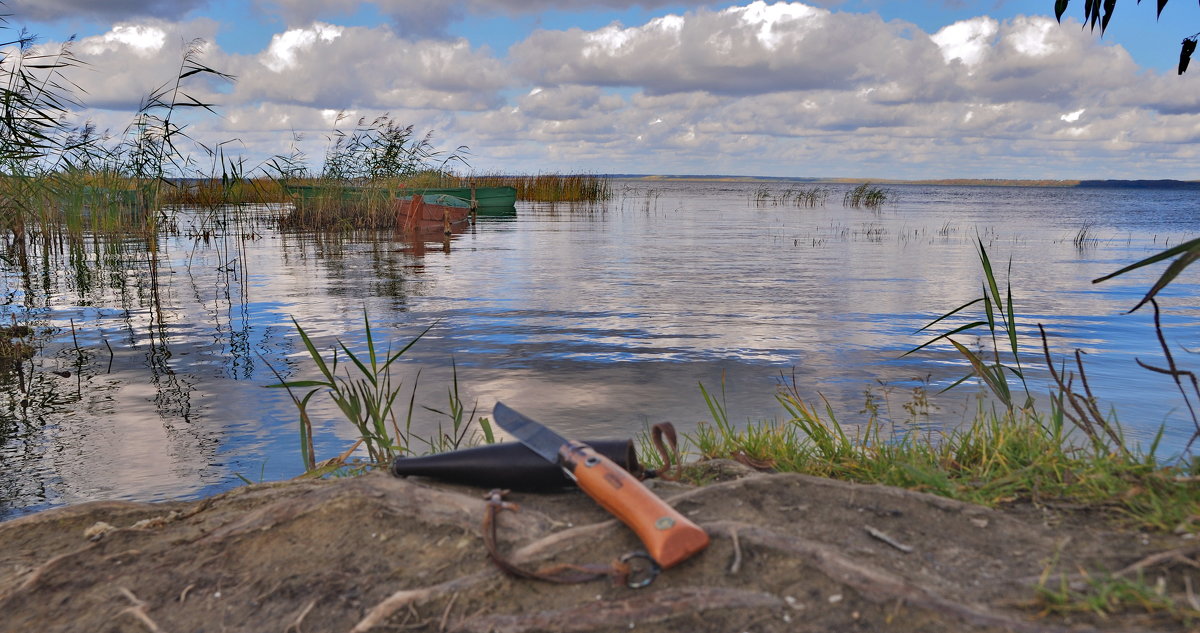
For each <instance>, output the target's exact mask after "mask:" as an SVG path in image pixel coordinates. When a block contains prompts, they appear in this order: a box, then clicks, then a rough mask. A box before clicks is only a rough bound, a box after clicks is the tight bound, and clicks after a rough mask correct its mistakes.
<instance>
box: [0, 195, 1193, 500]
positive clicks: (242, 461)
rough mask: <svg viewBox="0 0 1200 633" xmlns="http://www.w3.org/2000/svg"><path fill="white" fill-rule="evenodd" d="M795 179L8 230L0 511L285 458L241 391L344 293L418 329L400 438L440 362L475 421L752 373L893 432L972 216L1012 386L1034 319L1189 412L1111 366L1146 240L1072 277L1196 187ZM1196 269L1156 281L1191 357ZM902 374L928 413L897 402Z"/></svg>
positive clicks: (1106, 398)
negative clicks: (357, 228) (502, 205)
mask: <svg viewBox="0 0 1200 633" xmlns="http://www.w3.org/2000/svg"><path fill="white" fill-rule="evenodd" d="M811 186H812V185H809V184H797V183H787V182H778V181H773V182H768V183H765V184H764V183H745V182H732V183H731V182H674V181H634V180H631V181H617V182H616V183H615V191H616V195H615V197H614V198H613V199H612V200H610V201H608V202H606V203H603V204H599V205H592V206H581V207H571V206H567V205H558V206H551V205H539V204H532V203H521V204H520V205H519V207H518V212H517V214H516V215H515V216H513V217H501V218H483V219H481V220H480V221H479V222H478V223H477V224H476V225H475V226H473V227H471V228H470V229H468V230H467V231H466V232H464V233H462V234H459V235H455V236H453V238H452V239H451V240H449V242H448V244H445V245H444V244H441V243H431V244H424V245H421V246H419V247H418V246H416V245H413V244H408V243H405V242H404V241H398V240H395V239H393V236H391V235H378V234H359V235H352V236H341V237H330V236H328V235H317V234H312V233H280V232H279V231H277V230H276V229H275V228H273V226H272V224H271V223H270V221H269V220H268V219H267V218H269V216H271V215H272V214H274V213H278V212H279V209H278V208H272V207H246V208H242V209H232V208H226V209H219V210H215V211H213V210H210V211H201V210H192V209H177V210H173V211H171V214H172V216H173V217H174V219H175V226H174V227H170V226H168V227H166V228H164V230H163V231H162V232H161V234H160V235H159V237H158V239H157V241H156V242H155V243H154V248H149V247H148V246H147V243H146V242H145V241H144V240H141V241H139V240H136V239H128V240H106V239H101V238H98V237H92V236H85V238H84V239H78V240H66V239H61V240H51V241H50V243H48V244H47V243H44V242H39V243H37V244H35V245H33V246H32V247H31V248H30V249H29V250H28V252H27V257H26V259H24V260H22V261H18V258H16V257H14V256H13V255H12V248H11V242H12V236H11V234H10V235H8V236H7V238H5V241H4V242H3V246H4V247H5V251H4V254H5V257H4V259H2V260H0V266H2V267H3V273H2V276H0V297H2V298H3V306H0V319H2V320H3V322H4V323H5V324H8V323H10V322H12V321H13V320H14V319H15V322H17V323H27V324H29V325H31V326H32V327H33V328H34V329H35V332H36V333H37V334H36V337H35V338H36V340H37V341H38V343H37V347H38V353H37V355H36V356H35V357H34V358H33V359H32V360H31V361H28V362H26V363H24V364H23V365H22V366H21V370H20V371H19V372H11V373H9V374H7V375H4V376H3V377H0V381H3V383H4V387H5V393H6V396H5V398H4V402H3V409H2V411H0V416H2V417H0V519H4V518H11V517H13V516H17V515H20V514H24V513H27V512H30V511H34V510H38V509H42V508H46V507H51V506H56V505H62V504H69V503H77V502H81V501H86V500H92V499H101V498H116V499H130V500H139V501H141V500H163V499H175V498H194V497H198V496H203V495H207V494H212V493H215V492H218V491H222V490H227V489H230V488H233V487H237V486H240V485H243V483H244V482H243V479H242V478H245V479H248V480H251V481H259V480H275V479H284V478H288V477H292V476H295V475H297V474H299V473H301V472H302V470H303V467H302V463H301V458H300V452H299V436H298V432H297V419H298V415H297V411H296V408H295V406H294V405H293V404H292V402H291V400H290V399H289V396H288V394H287V393H286V392H285V391H284V390H282V389H268V388H266V386H267V385H269V384H272V383H275V382H278V378H277V377H276V375H275V372H278V373H279V374H280V375H282V376H285V377H286V378H287V379H289V380H300V379H306V378H316V377H317V376H318V374H317V369H316V367H315V366H314V364H313V362H312V360H311V359H310V358H309V356H308V354H307V352H306V351H305V348H304V346H303V344H302V343H301V340H300V338H299V336H298V335H297V332H296V328H295V326H294V325H293V319H295V321H296V322H298V323H299V324H300V325H301V326H302V327H303V328H304V329H305V331H307V332H308V333H309V334H310V335H311V336H312V337H313V339H314V340H315V341H316V342H317V344H318V346H320V347H321V348H322V349H324V350H326V352H327V353H326V357H327V358H328V357H329V356H330V355H331V353H330V352H328V349H329V348H330V346H331V345H333V344H334V343H335V341H336V340H340V341H342V342H343V343H345V344H346V346H347V347H349V348H350V349H352V350H356V351H361V350H363V349H364V346H365V337H364V327H363V319H364V313H365V314H366V316H367V318H368V319H369V321H370V324H371V327H372V331H373V334H374V336H375V340H376V344H377V346H379V347H385V346H386V345H387V344H388V342H390V343H391V345H392V347H393V348H394V349H399V348H400V347H402V346H403V345H404V344H406V343H407V342H409V341H410V340H411V339H412V338H413V337H415V336H416V335H418V334H419V333H420V332H422V331H423V330H425V329H426V328H430V327H431V326H432V327H431V329H429V331H428V333H427V334H426V335H425V336H424V337H423V338H422V339H421V340H420V341H419V342H417V343H416V344H415V345H414V346H413V347H412V348H411V349H410V350H409V351H408V352H406V353H405V354H404V356H403V357H402V359H401V361H399V363H398V365H397V367H396V372H395V376H394V378H395V379H396V380H398V381H399V380H402V381H403V383H404V385H405V389H406V391H405V393H406V396H405V397H404V398H402V400H406V399H407V393H408V391H407V390H408V389H410V388H411V387H412V386H413V384H414V383H415V384H416V385H417V388H416V394H415V402H416V403H417V408H416V410H415V415H414V423H413V428H414V430H415V431H417V433H418V434H419V435H423V436H428V435H429V434H431V433H434V432H436V430H437V427H438V425H439V424H442V425H445V424H447V423H448V419H447V418H446V417H445V416H443V415H440V414H438V413H435V412H432V411H429V410H426V409H424V408H422V405H425V406H428V407H430V408H433V409H439V410H444V409H445V407H446V406H447V399H448V396H447V393H448V389H450V388H451V387H452V385H453V382H454V377H455V375H457V383H458V387H459V390H460V395H461V397H462V399H463V400H464V401H465V402H466V404H467V407H468V412H469V411H470V409H471V408H472V407H477V413H476V417H478V416H479V415H487V414H488V413H489V412H490V410H491V407H492V405H493V404H494V403H495V402H496V401H497V400H503V401H504V402H505V403H506V404H509V405H510V406H512V407H514V408H516V409H518V410H520V411H522V412H523V413H526V414H528V415H530V416H532V417H534V418H536V419H538V420H540V421H542V422H545V423H547V424H549V425H551V426H553V427H555V428H556V429H558V430H560V431H561V432H562V433H563V434H565V435H571V436H576V437H580V438H584V439H587V438H602V437H631V436H635V435H636V434H638V433H639V432H640V431H642V430H643V429H644V428H646V427H647V426H648V425H650V424H653V423H656V422H661V421H671V422H674V423H675V424H676V426H677V427H679V428H681V430H683V431H685V432H687V431H690V430H692V429H694V428H695V425H696V423H697V422H699V421H701V420H706V419H709V417H710V416H709V412H708V408H707V406H706V404H705V401H704V398H703V397H702V395H701V390H700V385H704V386H705V388H706V389H708V390H709V392H711V393H716V394H722V393H723V398H724V402H725V406H726V408H727V410H728V412H729V416H730V418H731V419H732V420H734V421H736V422H739V423H744V422H747V421H758V420H771V419H782V415H783V411H782V408H781V407H780V406H779V405H778V404H777V403H776V401H775V399H774V394H775V393H776V392H777V390H778V389H779V388H780V385H781V382H786V383H788V384H794V386H795V388H796V389H797V391H798V392H799V393H800V394H801V395H802V396H804V397H805V398H806V399H809V400H813V401H818V402H819V400H820V398H821V397H824V398H825V399H827V400H828V401H829V403H830V405H831V407H832V408H833V410H834V411H835V412H836V413H837V414H838V417H839V420H840V421H842V422H843V423H845V424H849V425H853V424H856V423H861V422H862V421H863V420H865V419H866V413H864V412H863V410H864V408H865V405H866V403H867V401H868V397H869V398H870V399H872V400H873V401H875V402H877V403H881V406H882V409H881V411H882V413H883V415H884V416H885V418H886V420H887V421H888V422H890V423H891V424H892V425H893V426H894V427H895V429H896V430H897V431H898V432H910V431H917V432H932V430H936V429H940V428H949V427H953V426H954V425H956V424H960V423H962V422H963V421H964V420H966V419H969V418H970V416H971V415H972V413H973V412H974V411H975V410H976V408H977V407H978V406H980V400H979V394H980V392H981V388H980V387H979V386H978V385H976V384H975V381H968V383H964V384H962V385H959V386H958V387H956V388H954V389H953V390H950V391H948V392H946V393H940V394H939V393H938V392H939V391H940V390H941V389H943V388H944V387H946V386H948V385H950V384H952V383H954V382H955V381H956V380H958V379H959V378H961V377H962V376H963V375H964V374H965V373H966V372H968V371H969V365H968V364H967V363H966V361H965V360H964V359H963V358H962V357H961V356H960V355H959V354H958V353H957V352H955V351H954V350H953V349H952V348H951V347H949V346H948V345H944V344H943V345H936V346H931V347H929V348H926V349H922V350H920V351H919V352H916V353H914V354H911V355H908V356H902V355H903V354H904V353H905V352H906V351H908V350H910V349H912V348H913V347H915V346H917V345H920V344H921V343H922V342H924V341H925V340H927V339H928V338H930V335H929V334H927V333H917V332H916V331H917V330H918V329H919V328H921V327H922V326H923V325H925V324H926V323H928V322H929V321H931V320H933V319H935V318H937V317H938V316H939V315H941V314H943V313H945V312H948V311H950V310H951V309H953V308H956V307H958V306H960V305H962V304H963V303H965V302H967V301H969V300H971V299H973V298H975V297H978V296H980V294H981V292H982V287H981V282H982V272H981V267H980V264H979V258H978V248H977V245H978V243H979V242H982V243H983V244H984V245H985V247H986V249H987V253H988V255H989V256H990V257H991V260H992V262H993V264H994V267H995V269H996V271H997V274H998V275H999V277H1000V283H1001V284H1002V285H1003V284H1004V283H1005V280H1006V278H1008V277H1009V274H1008V269H1009V262H1010V261H1011V285H1012V292H1013V297H1014V303H1015V311H1016V312H1017V314H1018V315H1019V329H1020V332H1021V336H1022V354H1023V357H1022V360H1023V364H1024V367H1025V368H1026V374H1027V377H1028V384H1029V387H1030V391H1031V393H1032V395H1034V396H1035V397H1036V398H1039V399H1040V400H1042V402H1043V406H1045V398H1046V395H1047V393H1048V388H1047V373H1046V371H1045V365H1044V360H1043V358H1042V356H1041V341H1040V339H1039V338H1038V335H1037V325H1038V324H1039V323H1041V324H1044V326H1045V328H1046V330H1047V333H1048V335H1049V337H1050V346H1051V350H1052V352H1053V353H1054V354H1055V355H1056V358H1058V359H1059V362H1061V359H1062V358H1064V357H1066V355H1069V354H1071V353H1073V351H1074V350H1076V349H1080V350H1083V351H1085V352H1086V354H1085V356H1084V358H1085V362H1086V363H1087V365H1086V368H1087V371H1088V378H1089V380H1090V383H1091V386H1092V389H1093V391H1094V393H1095V394H1096V395H1097V397H1098V398H1099V401H1100V406H1101V408H1102V410H1104V411H1109V410H1110V408H1111V410H1113V411H1115V414H1116V416H1117V418H1118V419H1119V421H1120V422H1121V424H1122V426H1123V428H1124V430H1125V432H1126V434H1127V436H1128V438H1129V440H1130V443H1136V444H1141V445H1142V446H1143V447H1145V446H1147V445H1148V443H1149V442H1150V441H1151V440H1152V439H1153V438H1154V436H1155V434H1156V433H1157V432H1158V431H1159V429H1160V428H1163V429H1164V433H1163V438H1162V441H1161V444H1160V446H1159V449H1158V453H1159V455H1160V456H1162V457H1164V458H1170V457H1173V456H1177V455H1179V454H1180V452H1181V451H1182V450H1183V449H1184V446H1185V445H1186V443H1187V442H1188V440H1189V438H1190V437H1191V435H1192V433H1193V432H1194V431H1195V427H1194V425H1193V423H1192V421H1191V418H1190V417H1189V416H1188V414H1187V411H1186V408H1185V406H1186V405H1185V403H1184V401H1183V398H1182V397H1181V396H1180V394H1179V391H1178V390H1177V388H1176V387H1175V385H1174V383H1173V382H1172V381H1171V379H1170V378H1169V377H1167V376H1163V375H1160V374H1155V373H1152V372H1150V371H1147V370H1145V369H1142V368H1139V367H1138V366H1137V364H1136V359H1141V360H1143V361H1144V362H1147V363H1150V364H1153V365H1164V364H1165V361H1164V360H1163V353H1162V351H1161V349H1160V347H1159V345H1158V342H1157V339H1156V337H1155V333H1154V329H1153V326H1152V313H1151V311H1150V310H1149V308H1144V309H1142V310H1139V311H1138V312H1136V313H1133V314H1126V312H1127V311H1128V310H1129V309H1130V308H1132V307H1133V306H1134V305H1135V304H1136V303H1137V301H1138V300H1139V299H1140V297H1141V296H1142V295H1143V294H1144V293H1145V291H1146V290H1147V289H1148V288H1149V287H1150V285H1151V284H1152V283H1153V282H1154V280H1155V279H1156V278H1157V276H1158V274H1160V273H1161V271H1162V265H1161V264H1160V265H1158V266H1154V267H1150V268H1147V269H1142V270H1139V271H1136V272H1134V273H1130V274H1128V275H1125V276H1121V277H1118V278H1115V279H1113V280H1110V281H1107V282H1104V283H1101V284H1093V283H1091V280H1092V279H1094V278H1096V277H1100V276H1102V275H1105V274H1108V273H1111V272H1113V271H1115V270H1117V269H1119V268H1121V267H1123V266H1125V265H1127V264H1129V263H1132V262H1134V261H1137V260H1139V259H1142V258H1144V257H1147V256H1149V255H1151V254H1153V253H1156V252H1158V251H1160V250H1162V249H1163V248H1165V247H1166V246H1170V245H1174V244H1178V243H1179V242H1181V241H1184V240H1187V239H1191V238H1194V237H1196V236H1197V235H1198V234H1200V212H1198V207H1197V204H1196V202H1197V195H1196V194H1197V192H1195V191H1186V190H1166V189H1160V190H1152V189H1145V190H1134V189H1081V188H1070V189H1068V188H1033V187H1029V188H1024V187H958V186H917V185H894V186H889V187H888V189H889V202H888V203H887V204H885V205H884V206H883V207H882V208H881V209H879V210H875V211H872V210H868V209H863V208H847V207H845V206H843V203H842V202H843V194H844V193H845V191H847V190H848V189H849V187H848V186H842V185H823V186H824V187H827V188H829V191H830V193H829V196H828V198H827V200H826V202H825V204H824V205H818V206H816V207H812V208H810V207H806V206H797V205H796V204H794V203H792V202H791V201H790V200H783V199H782V198H783V197H784V196H785V193H786V192H787V191H788V190H789V188H791V189H795V188H800V187H806V188H807V187H811ZM760 193H761V194H762V195H760ZM1197 270H1200V269H1197V268H1193V269H1189V270H1188V271H1187V272H1185V273H1184V275H1182V276H1181V277H1180V278H1179V279H1178V280H1177V281H1176V282H1175V283H1173V284H1172V285H1171V286H1169V287H1168V288H1167V290H1166V291H1164V292H1163V293H1162V295H1161V300H1160V303H1161V304H1162V307H1163V323H1164V327H1165V333H1166V336H1167V340H1168V341H1169V343H1170V344H1171V345H1172V346H1174V349H1175V354H1176V357H1177V359H1178V360H1179V361H1180V362H1181V364H1183V365H1184V366H1185V367H1190V368H1195V366H1196V364H1197V363H1196V359H1197V357H1196V355H1195V354H1192V353H1188V352H1187V351H1185V348H1187V349H1191V350H1196V349H1197V347H1198V346H1197V341H1198V340H1200V337H1198V334H1200V327H1198V326H1200V301H1197V299H1196V297H1197V283H1196V272H1197ZM972 314H979V310H977V309H976V310H975V311H974V312H972ZM965 322H966V321H965V320H959V321H956V322H954V323H957V324H961V323H965ZM938 331H942V330H938ZM959 340H960V342H962V343H963V344H964V345H967V346H968V347H977V346H983V347H984V348H985V349H990V341H980V340H977V337H975V336H962V337H960V338H959ZM56 372H57V373H56ZM418 372H419V379H418ZM914 389H917V390H918V393H920V390H924V391H925V392H927V393H928V394H929V395H930V400H931V403H932V404H931V406H930V407H929V408H928V409H922V408H920V407H917V408H912V407H911V406H910V408H908V409H906V408H905V406H904V405H905V404H907V403H910V401H911V400H912V399H913V393H914V392H913V390H914ZM868 392H870V394H871V395H870V396H868ZM983 406H992V405H990V404H987V403H984V405H983ZM404 408H405V410H407V402H405V404H404ZM909 409H913V410H909ZM310 414H311V415H312V416H313V420H314V425H315V434H316V438H317V442H316V448H317V458H318V459H325V458H329V457H333V456H335V455H337V454H338V453H340V452H342V451H344V450H345V449H347V448H348V447H349V446H350V445H351V444H352V442H353V438H354V428H353V427H352V426H351V425H350V424H349V423H347V422H346V421H345V420H344V419H343V418H341V415H340V413H339V412H338V410H337V408H336V407H335V406H334V405H333V404H332V403H331V402H330V401H329V400H328V398H326V397H325V396H324V395H318V396H315V397H314V399H313V401H312V404H311V406H310Z"/></svg>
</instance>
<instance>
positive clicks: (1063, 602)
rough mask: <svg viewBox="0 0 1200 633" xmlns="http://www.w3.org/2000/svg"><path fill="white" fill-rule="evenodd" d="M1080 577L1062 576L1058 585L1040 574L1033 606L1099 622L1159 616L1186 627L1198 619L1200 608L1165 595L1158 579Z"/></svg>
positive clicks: (1102, 574) (1106, 575) (1162, 580)
mask: <svg viewBox="0 0 1200 633" xmlns="http://www.w3.org/2000/svg"><path fill="white" fill-rule="evenodd" d="M1082 575H1083V580H1082V582H1071V581H1069V580H1068V579H1067V578H1066V576H1064V575H1062V574H1060V575H1059V576H1058V578H1057V580H1058V582H1051V577H1050V575H1049V574H1043V576H1042V578H1041V580H1040V581H1039V583H1038V585H1037V587H1036V591H1037V599H1036V601H1035V604H1034V606H1035V607H1036V608H1038V609H1039V610H1040V611H1041V612H1042V613H1043V614H1050V613H1054V614H1060V615H1066V614H1073V613H1089V614H1093V615H1096V616H1098V617H1100V618H1102V619H1103V618H1107V617H1109V616H1112V615H1117V614H1121V613H1130V612H1137V613H1146V614H1159V613H1162V614H1166V615H1168V616H1170V617H1172V618H1174V619H1177V620H1180V621H1182V622H1183V623H1184V624H1185V625H1191V624H1193V623H1195V621H1196V620H1198V619H1200V607H1197V606H1196V605H1195V604H1194V603H1192V604H1189V603H1187V602H1180V601H1177V600H1175V599H1174V598H1172V597H1171V596H1170V595H1168V593H1167V591H1166V585H1165V578H1162V577H1160V578H1159V579H1158V581H1156V582H1155V583H1154V584H1150V583H1149V582H1147V580H1146V579H1145V578H1144V577H1143V575H1142V574H1138V575H1137V576H1135V577H1132V578H1131V577H1127V576H1121V575H1117V574H1112V573H1107V572H1099V573H1088V572H1086V571H1084V572H1082ZM1189 593H1190V592H1189Z"/></svg>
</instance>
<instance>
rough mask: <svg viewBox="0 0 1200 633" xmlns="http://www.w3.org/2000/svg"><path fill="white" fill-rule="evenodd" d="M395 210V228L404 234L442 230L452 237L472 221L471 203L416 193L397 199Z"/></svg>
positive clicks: (393, 204) (393, 207) (394, 203)
mask: <svg viewBox="0 0 1200 633" xmlns="http://www.w3.org/2000/svg"><path fill="white" fill-rule="evenodd" d="M392 209H393V210H394V211H395V212H396V228H398V229H400V230H402V231H405V232H417V233H433V232H437V231H440V232H442V233H443V234H445V235H450V234H451V233H453V232H454V230H455V229H456V228H461V227H465V226H466V225H467V224H469V223H470V222H471V204H470V203H469V202H467V201H465V200H463V199H461V198H456V197H454V196H449V195H442V194H435V195H431V196H426V195H422V194H415V195H412V196H407V197H404V198H396V200H395V201H393V203H392Z"/></svg>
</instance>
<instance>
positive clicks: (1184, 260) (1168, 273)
mask: <svg viewBox="0 0 1200 633" xmlns="http://www.w3.org/2000/svg"><path fill="white" fill-rule="evenodd" d="M1197 259H1200V247H1198V248H1194V249H1192V250H1190V251H1188V252H1186V253H1184V254H1183V255H1180V256H1179V259H1177V260H1175V261H1173V262H1171V265H1170V266H1167V269H1166V270H1164V271H1163V274H1162V276H1161V277H1159V278H1158V281H1156V282H1154V286H1152V287H1151V288H1150V291H1149V292H1147V293H1146V296H1144V297H1142V300H1141V301H1139V302H1138V304H1137V305H1135V306H1133V309H1131V310H1130V312H1133V311H1135V310H1137V309H1138V308H1140V307H1142V306H1144V305H1146V302H1147V301H1149V300H1151V299H1153V298H1154V295H1156V294H1158V291H1159V290H1162V289H1163V288H1166V287H1167V284H1169V283H1171V281H1172V280H1174V279H1175V278H1176V277H1178V276H1179V273H1181V272H1183V269H1184V268H1187V267H1188V266H1191V265H1192V263H1194V262H1195V261H1196V260H1197Z"/></svg>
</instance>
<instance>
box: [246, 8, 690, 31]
mask: <svg viewBox="0 0 1200 633" xmlns="http://www.w3.org/2000/svg"><path fill="white" fill-rule="evenodd" d="M255 4H256V6H258V7H259V8H260V9H261V10H263V11H264V12H266V13H269V14H272V15H277V16H279V17H281V18H282V19H284V20H285V21H286V22H287V24H288V25H289V26H297V25H303V24H307V23H309V22H312V21H314V20H331V21H336V19H337V18H339V17H342V16H346V15H351V14H353V13H355V12H356V11H358V10H360V9H361V8H363V7H372V8H374V9H376V10H378V11H379V13H380V14H382V15H385V16H388V17H389V18H390V19H391V20H392V26H393V28H395V29H396V32H398V33H400V34H401V35H404V36H407V37H415V38H430V37H444V36H445V34H446V31H447V27H449V26H450V24H452V23H454V22H456V21H458V20H461V19H463V18H464V17H466V16H468V15H470V14H477V15H485V16H486V15H495V14H507V15H523V14H537V13H541V12H543V11H547V10H555V11H595V10H602V9H629V8H632V7H641V8H644V9H656V8H659V7H666V6H703V5H705V4H707V3H706V2H700V1H696V0H691V1H684V2H679V1H674V0H446V1H441V0H374V1H370V2H364V1H361V0H320V1H313V0H255Z"/></svg>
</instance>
